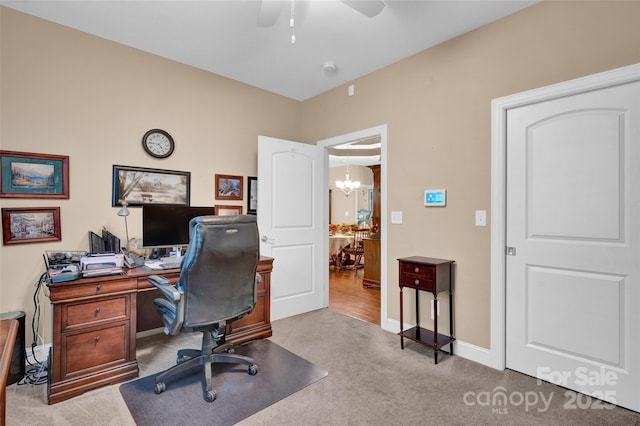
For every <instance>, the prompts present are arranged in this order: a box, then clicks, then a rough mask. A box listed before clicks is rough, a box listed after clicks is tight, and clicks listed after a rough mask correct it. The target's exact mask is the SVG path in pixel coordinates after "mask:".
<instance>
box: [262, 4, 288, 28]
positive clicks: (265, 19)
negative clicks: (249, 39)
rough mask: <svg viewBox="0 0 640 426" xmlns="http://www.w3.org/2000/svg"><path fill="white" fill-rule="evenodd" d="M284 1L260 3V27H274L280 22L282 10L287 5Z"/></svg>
mask: <svg viewBox="0 0 640 426" xmlns="http://www.w3.org/2000/svg"><path fill="white" fill-rule="evenodd" d="M286 3H287V2H286V1H283V0H262V1H261V2H260V11H259V12H258V26H259V27H265V28H268V27H272V26H273V25H274V24H275V23H276V21H277V20H278V16H280V12H281V11H282V8H283V7H284V5H285V4H286Z"/></svg>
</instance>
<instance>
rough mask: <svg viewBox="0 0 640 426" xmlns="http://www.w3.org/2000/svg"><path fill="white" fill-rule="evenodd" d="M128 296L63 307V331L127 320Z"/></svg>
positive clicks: (70, 304)
mask: <svg viewBox="0 0 640 426" xmlns="http://www.w3.org/2000/svg"><path fill="white" fill-rule="evenodd" d="M129 299H130V296H129V295H123V296H120V297H115V298H111V299H101V300H94V301H91V302H85V303H69V304H67V305H65V306H64V309H65V312H63V314H62V315H63V318H64V319H65V320H64V322H63V331H66V330H68V329H73V328H78V327H87V326H93V325H96V324H99V323H101V322H106V321H115V320H126V319H128V318H129V312H130V310H129Z"/></svg>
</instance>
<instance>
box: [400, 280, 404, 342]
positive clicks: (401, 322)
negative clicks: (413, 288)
mask: <svg viewBox="0 0 640 426" xmlns="http://www.w3.org/2000/svg"><path fill="white" fill-rule="evenodd" d="M402 311H403V309H402V287H400V349H404V335H403V334H402V329H403V326H404V322H403V320H402Z"/></svg>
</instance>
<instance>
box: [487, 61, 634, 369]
mask: <svg viewBox="0 0 640 426" xmlns="http://www.w3.org/2000/svg"><path fill="white" fill-rule="evenodd" d="M638 80H640V64H634V65H629V66H626V67H622V68H616V69H613V70H610V71H605V72H601V73H598V74H593V75H590V76H587V77H581V78H577V79H574V80H569V81H565V82H562V83H557V84H552V85H549V86H545V87H541V88H538V89H532V90H528V91H525V92H521V93H516V94H514V95H509V96H505V97H502V98H497V99H493V100H492V101H491V347H490V349H489V351H488V352H487V354H486V355H487V356H486V358H485V359H480V360H476V361H479V362H481V363H484V364H485V365H488V366H490V367H493V368H496V369H499V370H504V369H505V368H506V351H507V347H506V316H507V306H506V284H507V283H506V254H505V250H506V237H507V228H506V226H507V210H506V209H507V199H506V189H507V157H506V154H507V132H506V130H507V111H508V110H509V109H511V108H517V107H520V106H524V105H529V104H533V103H537V102H543V101H548V100H553V99H557V98H561V97H565V96H571V95H575V94H579V93H584V92H588V91H592V90H598V89H603V88H607V87H611V86H615V85H620V84H625V83H631V82H634V81H638Z"/></svg>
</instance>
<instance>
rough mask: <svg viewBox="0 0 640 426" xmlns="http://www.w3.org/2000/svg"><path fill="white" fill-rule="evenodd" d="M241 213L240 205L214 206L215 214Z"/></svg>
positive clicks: (232, 214) (230, 214)
mask: <svg viewBox="0 0 640 426" xmlns="http://www.w3.org/2000/svg"><path fill="white" fill-rule="evenodd" d="M238 214H242V206H221V205H220V204H218V205H217V206H216V215H218V216H235V215H238Z"/></svg>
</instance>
